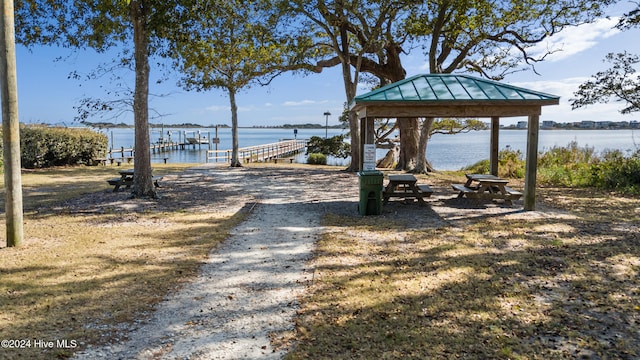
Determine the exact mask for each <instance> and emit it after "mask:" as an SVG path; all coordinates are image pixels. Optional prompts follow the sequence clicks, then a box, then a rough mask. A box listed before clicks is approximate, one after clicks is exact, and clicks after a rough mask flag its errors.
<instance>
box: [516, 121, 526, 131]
mask: <svg viewBox="0 0 640 360" xmlns="http://www.w3.org/2000/svg"><path fill="white" fill-rule="evenodd" d="M527 125H528V123H527V122H526V121H518V124H517V125H516V127H517V128H518V129H526V128H527Z"/></svg>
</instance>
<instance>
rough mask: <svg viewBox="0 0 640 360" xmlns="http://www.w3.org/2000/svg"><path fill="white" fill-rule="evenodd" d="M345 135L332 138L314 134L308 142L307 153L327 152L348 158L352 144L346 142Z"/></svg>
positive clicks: (327, 153) (326, 153)
mask: <svg viewBox="0 0 640 360" xmlns="http://www.w3.org/2000/svg"><path fill="white" fill-rule="evenodd" d="M344 139H345V135H336V136H333V137H330V138H327V139H325V138H321V137H319V136H312V137H311V139H309V143H308V144H307V154H314V153H319V154H325V155H331V156H335V157H339V158H343V159H346V158H347V157H349V155H350V152H351V145H350V144H348V143H346V142H344Z"/></svg>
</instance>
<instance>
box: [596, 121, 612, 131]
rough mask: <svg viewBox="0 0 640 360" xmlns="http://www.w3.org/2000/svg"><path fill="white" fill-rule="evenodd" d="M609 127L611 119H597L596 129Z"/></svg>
mask: <svg viewBox="0 0 640 360" xmlns="http://www.w3.org/2000/svg"><path fill="white" fill-rule="evenodd" d="M610 127H611V121H597V122H596V129H608V128H610Z"/></svg>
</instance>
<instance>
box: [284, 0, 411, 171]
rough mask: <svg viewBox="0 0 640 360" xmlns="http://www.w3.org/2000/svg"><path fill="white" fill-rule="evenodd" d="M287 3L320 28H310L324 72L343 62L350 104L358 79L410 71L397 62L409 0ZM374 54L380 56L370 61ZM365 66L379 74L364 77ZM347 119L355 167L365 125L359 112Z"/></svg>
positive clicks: (383, 79)
mask: <svg viewBox="0 0 640 360" xmlns="http://www.w3.org/2000/svg"><path fill="white" fill-rule="evenodd" d="M288 3H289V6H290V7H291V8H292V10H293V12H294V13H296V14H301V15H302V16H303V17H304V18H305V19H306V21H307V23H308V27H309V28H310V29H317V30H316V31H311V32H310V33H311V34H312V35H311V36H312V37H313V40H314V41H315V43H314V46H315V47H316V48H317V49H320V52H319V53H313V55H314V56H315V57H318V56H319V57H321V58H322V59H321V60H319V61H317V62H316V66H315V69H314V70H315V71H318V72H319V71H322V68H325V67H333V66H338V65H339V66H340V67H341V69H342V79H343V83H344V89H345V96H346V103H347V104H349V103H350V102H351V101H352V100H353V98H354V97H355V96H356V91H357V87H358V84H359V83H360V82H362V81H365V82H371V81H372V80H377V84H376V86H380V85H384V84H385V83H388V82H393V81H397V80H401V79H403V78H404V77H405V75H406V72H405V71H404V69H403V68H402V66H397V65H399V61H400V52H399V51H400V50H401V48H400V47H399V46H398V45H397V43H396V42H395V41H396V40H395V38H396V36H397V33H398V31H399V28H398V26H399V25H400V24H401V23H400V22H399V18H401V16H400V14H403V12H404V11H406V10H407V9H408V4H409V3H410V1H404V0H399V1H388V0H382V1H348V2H344V1H325V0H315V1H303V0H290V1H288ZM371 58H375V59H376V60H374V61H371ZM364 62H366V64H365V63H364ZM389 64H391V65H389ZM371 66H373V67H375V69H371V68H370V67H371ZM368 67H369V68H368ZM362 72H367V73H369V74H371V75H373V78H374V79H372V78H371V77H369V78H367V79H362V76H361V74H362ZM348 121H349V129H350V133H351V166H350V170H357V169H358V166H359V159H360V156H361V154H360V146H359V145H358V144H359V142H360V130H359V129H360V127H359V123H358V118H357V117H356V116H355V114H349V115H348ZM401 131H402V129H401ZM405 139H409V136H408V135H407V136H405Z"/></svg>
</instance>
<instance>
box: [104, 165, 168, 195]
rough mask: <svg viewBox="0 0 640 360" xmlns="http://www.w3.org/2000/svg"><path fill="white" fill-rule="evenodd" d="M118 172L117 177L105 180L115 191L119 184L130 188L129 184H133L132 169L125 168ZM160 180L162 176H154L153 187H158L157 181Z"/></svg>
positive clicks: (118, 188)
mask: <svg viewBox="0 0 640 360" xmlns="http://www.w3.org/2000/svg"><path fill="white" fill-rule="evenodd" d="M118 173H119V174H120V177H119V178H113V179H110V180H107V182H108V183H109V185H113V192H117V191H118V190H120V187H121V186H125V187H126V188H127V189H129V188H131V186H132V185H133V176H134V174H135V173H134V170H133V169H125V170H120V171H118ZM160 180H162V176H154V177H153V185H154V186H155V187H160V184H159V183H158V182H159V181H160Z"/></svg>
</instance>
